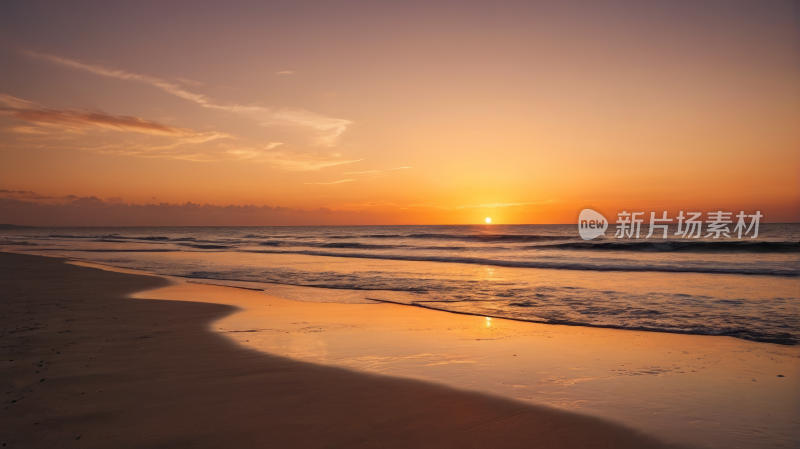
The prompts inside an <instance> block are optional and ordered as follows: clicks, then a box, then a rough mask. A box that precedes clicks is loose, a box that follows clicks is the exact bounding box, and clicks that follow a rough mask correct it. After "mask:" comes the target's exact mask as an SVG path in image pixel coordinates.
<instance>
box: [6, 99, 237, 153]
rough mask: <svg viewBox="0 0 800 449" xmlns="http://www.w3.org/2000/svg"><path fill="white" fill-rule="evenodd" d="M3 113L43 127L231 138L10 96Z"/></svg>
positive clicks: (22, 128) (17, 129) (23, 130)
mask: <svg viewBox="0 0 800 449" xmlns="http://www.w3.org/2000/svg"><path fill="white" fill-rule="evenodd" d="M0 114H2V115H6V116H11V117H14V118H16V119H19V120H24V121H26V122H31V123H36V124H39V125H46V126H56V127H60V128H68V129H84V128H100V129H104V130H115V131H128V132H136V133H142V134H151V135H160V136H172V137H181V138H183V137H186V138H189V139H190V141H192V142H198V141H207V140H211V139H218V138H222V137H230V136H228V135H227V134H223V133H213V132H212V133H198V132H196V131H193V130H191V129H188V128H175V127H172V126H168V125H164V124H162V123H158V122H154V121H150V120H145V119H142V118H139V117H132V116H117V115H111V114H106V113H104V112H91V111H79V110H56V109H46V108H44V107H42V106H39V105H37V104H36V103H33V102H30V101H27V100H22V99H20V98H16V97H12V96H11V95H7V94H0ZM7 130H8V131H11V132H16V133H23V134H36V133H38V134H43V133H46V131H44V130H41V129H38V128H32V127H26V126H16V127H10V128H7Z"/></svg>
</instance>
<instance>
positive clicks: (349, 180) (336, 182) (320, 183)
mask: <svg viewBox="0 0 800 449" xmlns="http://www.w3.org/2000/svg"><path fill="white" fill-rule="evenodd" d="M353 181H355V179H342V180H341V181H333V182H306V183H304V184H313V185H325V186H327V185H331V184H341V183H343V182H353Z"/></svg>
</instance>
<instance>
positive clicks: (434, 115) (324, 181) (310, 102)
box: [0, 0, 800, 225]
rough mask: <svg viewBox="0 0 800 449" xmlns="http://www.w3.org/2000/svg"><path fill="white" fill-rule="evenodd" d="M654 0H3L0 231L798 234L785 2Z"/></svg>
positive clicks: (793, 95) (790, 38) (797, 95)
mask: <svg viewBox="0 0 800 449" xmlns="http://www.w3.org/2000/svg"><path fill="white" fill-rule="evenodd" d="M556 3H557V4H556ZM676 3H679V2H668V1H644V2H642V1H637V2H634V1H613V2H611V1H588V0H587V1H567V2H548V4H544V3H536V2H497V3H495V2H492V3H486V2H399V3H396V4H384V3H380V2H343V3H338V2H337V3H336V4H335V5H334V4H333V3H331V2H304V3H303V4H302V5H301V4H298V3H285V4H278V3H274V2H272V3H269V4H252V3H244V2H242V3H237V2H231V3H225V4H224V5H223V4H212V3H205V2H192V3H191V7H190V6H189V5H188V4H182V3H180V2H175V3H169V4H162V3H159V4H158V5H159V6H158V8H155V4H149V3H146V2H145V3H140V4H136V5H120V4H113V5H112V4H108V3H107V2H98V3H91V2H90V3H81V4H80V5H77V6H76V5H65V4H61V3H58V2H55V3H51V4H48V3H39V2H25V3H24V4H23V3H18V4H17V3H15V4H12V3H11V2H8V3H5V4H4V5H3V6H0V37H2V42H3V43H4V45H3V46H2V47H0V65H2V66H3V67H4V69H3V70H2V71H0V222H10V223H16V224H39V225H91V224H98V225H102V224H132V225H133V224H136V225H144V224H152V225H158V224H198V225H202V224H230V225H235V224H242V225H245V224H247V225H252V224H260V225H269V224H378V223H380V224H445V223H452V224H460V223H478V222H482V221H483V219H484V217H486V216H491V217H492V218H493V220H494V222H495V223H569V222H574V221H575V219H576V218H577V214H578V212H579V211H580V209H582V208H583V207H587V206H588V207H593V208H595V209H597V210H601V211H604V212H605V213H606V214H607V216H613V215H614V214H616V213H617V212H619V211H621V210H629V211H630V210H641V211H661V210H669V211H678V210H682V209H683V210H688V209H694V210H702V211H711V210H731V211H736V212H738V211H739V210H747V211H750V212H753V211H755V210H761V211H762V213H763V214H764V215H765V218H764V220H765V221H771V222H788V221H793V222H797V221H800V211H799V210H800V193H799V192H800V184H798V173H799V171H798V166H799V164H798V154H800V151H798V143H800V136H799V135H798V128H797V123H800V114H798V111H799V110H800V108H798V105H799V104H800V89H798V80H800V69H799V68H798V67H799V64H798V57H797V55H798V48H797V39H796V38H797V34H796V32H797V29H796V26H797V24H796V22H795V21H794V19H793V17H794V16H793V14H794V12H793V9H792V8H793V6H792V2H790V1H771V2H752V1H730V0H708V1H703V2H687V3H686V4H676ZM147 5H149V6H147ZM156 11H157V12H156ZM20 192H24V193H20ZM30 192H34V193H30ZM70 195H72V196H70ZM81 197H84V198H91V197H94V198H95V199H96V200H84V201H83V202H82V203H75V204H72V203H73V202H75V201H76V200H77V199H78V198H81ZM187 202H193V203H199V204H209V205H216V206H228V205H239V206H243V205H255V206H263V205H267V206H271V207H282V208H287V209H285V210H280V211H271V212H269V213H267V212H264V210H259V211H256V212H248V213H244V212H242V211H241V210H240V211H239V212H234V211H233V209H230V208H229V209H228V210H227V211H226V210H217V211H216V212H213V213H212V212H211V211H206V212H204V213H203V214H199V215H191V214H189V215H187V213H188V212H185V211H183V212H180V213H178V212H176V211H177V209H175V208H174V207H172V206H170V207H172V209H170V207H168V206H166V205H163V206H162V207H161V208H158V207H151V208H150V209H147V212H146V213H145V212H143V211H144V210H145V209H137V208H129V209H125V210H126V211H127V212H124V213H122V212H121V211H122V209H120V207H121V205H126V204H134V205H145V204H148V203H150V204H154V205H155V204H161V203H168V204H185V203H187ZM22 203H24V204H22ZM59 205H60V206H59ZM115 207H116V208H115ZM300 210H302V211H303V212H300ZM175 214H178V215H175ZM247 214H250V215H247Z"/></svg>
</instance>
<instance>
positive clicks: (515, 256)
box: [0, 224, 800, 344]
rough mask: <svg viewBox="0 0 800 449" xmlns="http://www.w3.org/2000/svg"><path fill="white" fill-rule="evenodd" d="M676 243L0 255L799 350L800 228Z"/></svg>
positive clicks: (34, 246) (21, 232)
mask: <svg viewBox="0 0 800 449" xmlns="http://www.w3.org/2000/svg"><path fill="white" fill-rule="evenodd" d="M609 235H613V234H612V233H611V232H609ZM644 235H646V229H644V230H643V232H642V236H644ZM669 235H670V236H672V237H671V238H668V239H644V238H640V239H615V238H613V237H600V238H599V239H596V240H593V241H589V242H584V241H583V240H581V239H580V238H579V237H578V232H577V227H576V226H567V225H526V226H522V225H520V226H497V225H491V226H356V227H256V228H253V227H215V228H202V227H198V228H178V227H156V228H24V229H16V230H4V231H0V246H2V247H3V248H6V249H10V250H14V251H23V252H33V253H41V254H54V255H55V254H58V255H64V256H67V257H71V258H77V259H83V260H87V261H92V262H98V263H103V264H108V265H113V266H119V267H127V268H132V269H138V270H145V271H150V272H154V273H159V274H168V275H173V276H181V277H186V278H192V279H195V280H197V281H198V282H216V283H224V284H240V285H244V284H242V283H248V282H250V283H252V282H255V283H258V287H255V288H262V289H265V290H266V291H268V292H269V293H271V294H275V295H277V296H282V295H283V296H282V297H291V299H296V300H312V301H318V300H319V299H318V298H319V297H320V295H307V294H304V293H302V290H296V291H295V290H292V288H291V286H310V287H317V288H324V289H327V290H328V291H329V292H330V293H331V294H328V295H323V296H324V297H325V298H326V300H327V301H341V302H354V301H355V302H370V301H369V300H370V299H372V300H381V301H391V302H398V303H404V304H415V305H420V306H425V307H429V308H435V309H440V310H447V311H454V312H462V313H472V314H479V315H485V316H494V317H505V318H513V319H518V320H527V321H535V322H544V323H562V324H577V325H585V326H602V327H617V328H624V329H636V330H653V331H662V332H679V333H692V334H709V335H730V336H735V337H739V338H744V339H748V340H755V341H763V342H774V343H781V344H796V343H797V341H798V338H800V312H799V311H798V303H799V302H800V301H799V300H798V292H800V278H799V277H798V256H800V225H776V224H762V225H761V227H760V230H759V236H758V238H757V239H750V238H749V237H746V238H743V239H736V238H724V237H723V238H721V239H718V240H715V239H711V238H708V239H706V238H701V239H681V238H675V237H674V230H670V232H669ZM265 283H266V284H268V285H264V284H265ZM334 292H335V294H333V293H334ZM312 296H313V297H312Z"/></svg>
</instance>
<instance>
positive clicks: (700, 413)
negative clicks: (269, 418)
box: [140, 281, 800, 448]
mask: <svg viewBox="0 0 800 449" xmlns="http://www.w3.org/2000/svg"><path fill="white" fill-rule="evenodd" d="M140 295H141V296H142V297H147V298H159V299H172V300H187V301H204V302H214V303H227V304H235V305H238V306H239V307H241V308H243V310H242V312H240V313H236V314H234V315H231V316H229V317H226V318H225V319H223V320H220V321H219V322H217V323H215V324H214V330H216V331H217V332H220V333H224V334H225V335H227V336H228V337H229V338H231V339H233V340H235V341H237V342H240V343H241V344H243V345H246V346H247V347H251V348H254V349H258V350H261V351H265V352H269V353H273V354H279V355H285V356H290V357H293V358H297V359H300V360H304V361H309V362H315V363H321V364H330V365H338V366H344V367H349V368H352V369H356V370H364V371H370V372H375V373H381V374H386V375H395V376H408V377H414V378H419V379H425V380H429V381H434V382H440V383H445V384H448V385H451V386H455V387H459V388H466V389H472V390H480V391H484V392H491V393H494V394H499V395H502V396H506V397H512V398H515V399H519V400H525V401H531V402H535V403H545V404H550V405H554V406H558V407H563V408H568V409H572V410H576V411H581V412H585V413H589V414H594V415H599V416H603V417H606V418H609V419H613V420H617V421H619V422H623V423H625V424H627V425H630V426H633V427H636V428H639V429H641V430H644V431H647V432H650V433H653V434H655V435H657V436H659V437H662V438H665V439H668V440H671V441H674V442H683V443H694V444H697V443H700V444H701V445H703V446H704V447H719V448H726V447H742V448H760V447H782V446H787V445H790V444H792V443H791V441H792V438H793V435H795V434H796V432H797V428H798V426H797V425H798V422H797V414H796V410H795V409H794V407H795V405H796V402H795V399H794V398H796V397H797V395H798V383H797V378H798V377H797V376H798V366H799V365H798V360H800V348H797V347H792V346H779V345H772V344H764V343H756V342H749V341H744V340H740V339H735V338H731V337H710V336H693V335H681V334H664V333H655V332H636V331H622V330H614V329H596V328H585V327H580V326H559V325H545V324H536V323H525V322H517V321H510V320H505V319H498V318H491V317H480V316H469V315H458V314H451V313H446V312H439V311H433V310H425V309H420V308H416V307H409V306H403V305H395V304H386V303H380V304H326V303H306V302H297V301H290V300H285V299H280V298H275V297H271V296H267V295H264V294H263V293H261V292H257V291H250V290H245V289H233V288H227V287H219V286H210V285H197V284H189V283H185V282H182V281H179V282H178V283H176V284H175V285H173V286H171V287H166V288H163V289H160V290H156V291H150V292H146V293H142V294H140ZM779 376H783V377H779Z"/></svg>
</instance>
